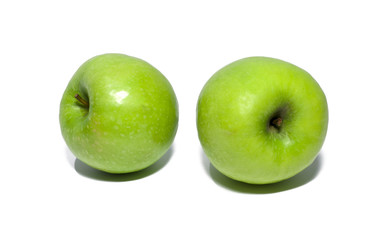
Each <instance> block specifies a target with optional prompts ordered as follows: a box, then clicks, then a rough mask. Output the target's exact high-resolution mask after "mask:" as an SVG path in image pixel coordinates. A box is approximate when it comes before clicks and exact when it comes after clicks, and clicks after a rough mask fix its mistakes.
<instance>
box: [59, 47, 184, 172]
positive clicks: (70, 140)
mask: <svg viewBox="0 0 377 240" xmlns="http://www.w3.org/2000/svg"><path fill="white" fill-rule="evenodd" d="M76 94H79V95H80V96H81V97H82V98H83V99H84V100H86V101H87V102H89V108H88V107H86V106H85V105H84V104H82V103H81V102H79V101H78V100H77V99H76V98H75V95H76ZM59 118H60V126H61V132H62V135H63V137H64V140H65V142H66V143H67V145H68V147H69V149H70V150H71V151H72V153H73V154H74V155H75V156H76V157H77V158H78V159H80V160H81V161H83V162H85V163H86V164H88V165H89V166H91V167H93V168H96V169H99V170H102V171H105V172H109V173H128V172H134V171H138V170H141V169H144V168H146V167H148V166H150V165H151V164H153V163H154V162H156V161H157V160H158V159H160V158H161V156H162V155H163V154H164V153H165V152H166V151H167V150H168V149H169V147H170V145H171V144H172V142H173V140H174V137H175V134H176V131H177V127H178V103H177V98H176V96H175V93H174V91H173V88H172V86H171V85H170V83H169V81H168V80H167V79H166V78H165V77H164V76H163V75H162V74H161V73H160V72H159V71H158V70H157V69H155V68H154V67H153V66H151V65H150V64H148V63H147V62H145V61H143V60H141V59H138V58H135V57H130V56H127V55H123V54H104V55H99V56H96V57H94V58H92V59H89V60H88V61H87V62H85V63H84V64H83V65H82V66H81V67H80V68H79V69H78V70H77V72H76V73H75V74H74V76H73V77H72V79H71V81H70V82H69V84H68V86H67V88H66V90H65V92H64V94H63V98H62V100H61V104H60V115H59Z"/></svg>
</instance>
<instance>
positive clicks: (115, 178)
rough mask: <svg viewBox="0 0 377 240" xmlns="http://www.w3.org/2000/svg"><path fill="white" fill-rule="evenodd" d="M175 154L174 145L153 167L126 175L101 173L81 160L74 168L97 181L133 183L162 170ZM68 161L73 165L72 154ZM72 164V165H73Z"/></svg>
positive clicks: (77, 160)
mask: <svg viewBox="0 0 377 240" xmlns="http://www.w3.org/2000/svg"><path fill="white" fill-rule="evenodd" d="M67 152H69V153H70V151H69V150H68V149H67ZM173 152H174V146H173V145H172V146H171V147H170V148H169V150H168V151H167V152H166V153H165V154H164V155H163V156H162V157H161V158H160V159H159V160H158V161H157V162H155V163H153V164H152V165H151V166H149V167H147V168H145V169H143V170H140V171H137V172H132V173H124V174H112V173H107V172H103V171H100V170H98V169H95V168H92V167H90V166H89V165H87V164H85V163H84V162H82V161H81V160H80V159H77V158H76V160H75V162H74V164H73V167H74V169H75V170H76V172H77V173H79V174H80V175H82V176H84V177H87V178H91V179H95V180H100V181H110V182H124V181H133V180H138V179H141V178H145V177H148V176H150V175H152V174H154V173H156V172H158V171H159V170H161V169H162V168H163V167H164V166H165V165H166V164H167V163H168V162H169V161H170V159H171V157H172V155H173ZM67 156H68V161H69V162H70V163H71V162H72V160H71V158H70V156H72V153H70V154H68V153H67ZM71 164H72V163H71Z"/></svg>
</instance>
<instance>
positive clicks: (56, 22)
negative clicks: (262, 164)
mask: <svg viewBox="0 0 377 240" xmlns="http://www.w3.org/2000/svg"><path fill="white" fill-rule="evenodd" d="M376 12H377V7H375V6H374V5H373V1H360V0H359V1H323V2H321V1H235V0H232V1H228V2H225V1H186V2H183V1H60V2H59V3H57V1H37V0H35V1H1V3H0V26H1V27H0V34H1V38H0V81H1V86H0V106H1V118H0V121H1V124H0V138H1V155H0V156H1V157H0V158H1V165H0V194H1V196H0V222H1V223H0V239H65V240H66V239H343V238H345V237H347V238H349V239H376V238H377V232H376V231H377V230H375V229H373V228H374V227H376V225H377V224H376V223H377V217H376V216H377V207H376V204H377V197H376V194H375V193H376V192H377V190H376V189H377V171H376V169H377V161H376V154H375V153H376V149H377V141H376V137H375V136H376V135H377V125H376V123H377V110H376V103H377V94H376V91H377V85H376V81H377V74H376V73H377V60H376V59H377V58H376V56H377V35H376V34H377V33H376V32H377V14H376ZM108 52H117V53H124V54H128V55H131V56H135V57H139V58H142V59H144V60H146V61H148V62H149V63H151V64H152V65H153V66H155V67H156V68H157V69H159V70H160V71H161V72H162V73H163V74H164V75H165V76H166V77H167V78H168V79H169V80H170V82H171V84H172V85H173V87H174V90H175V92H176V95H177V97H178V101H179V107H180V121H179V129H178V132H177V135H176V139H175V142H174V144H173V147H172V149H171V150H170V151H169V152H168V154H167V155H165V156H164V158H163V159H161V160H160V161H158V162H157V163H156V164H155V165H153V166H152V167H150V168H148V169H146V170H144V171H142V172H139V173H134V174H128V175H119V176H112V175H110V174H105V173H101V172H99V171H96V170H93V169H91V168H89V167H87V166H85V165H84V164H83V163H80V162H79V161H76V160H75V157H74V156H73V155H72V154H71V153H70V152H69V150H68V149H67V147H66V145H65V142H64V140H63V138H62V137H61V134H60V127H59V121H58V115H59V103H60V99H61V96H62V94H63V91H64V89H65V87H66V85H67V84H68V81H69V80H70V78H71V76H72V75H73V73H74V72H75V71H76V70H77V68H78V67H79V66H80V65H81V64H82V63H83V62H84V61H86V60H87V59H89V58H91V57H93V56H95V55H98V54H102V53H108ZM249 56H269V57H275V58H280V59H283V60H285V61H288V62H291V63H293V64H295V65H298V66H300V67H302V68H304V69H305V70H307V71H308V72H309V73H311V74H312V76H314V78H316V80H317V81H318V82H319V84H320V85H321V87H322V88H323V90H324V92H325V94H326V95H327V98H328V104H329V111H330V122H329V130H328V135H327V138H326V141H325V144H324V146H323V148H322V150H321V153H320V155H319V158H318V159H317V160H316V161H315V163H314V164H313V165H312V166H311V167H309V168H308V169H307V170H305V171H304V172H302V173H301V174H299V175H298V176H296V177H294V178H292V179H290V180H287V181H285V182H282V183H279V184H273V185H268V186H253V185H247V184H241V183H238V182H235V181H232V180H230V179H228V178H226V177H224V176H222V175H221V174H219V173H218V172H217V171H216V170H215V169H214V168H213V167H212V166H211V165H210V163H209V161H208V159H207V158H206V157H205V156H204V154H203V152H202V150H201V147H200V143H199V141H198V138H197V133H196V125H195V108H196V101H197V98H198V95H199V93H200V90H201V88H202V87H203V85H204V84H205V82H206V81H207V80H208V79H209V78H210V77H211V75H212V74H213V73H215V72H216V71H217V70H219V69H220V68H221V67H223V66H225V65H227V64H228V63H230V62H232V61H235V60H237V59H240V58H244V57H249Z"/></svg>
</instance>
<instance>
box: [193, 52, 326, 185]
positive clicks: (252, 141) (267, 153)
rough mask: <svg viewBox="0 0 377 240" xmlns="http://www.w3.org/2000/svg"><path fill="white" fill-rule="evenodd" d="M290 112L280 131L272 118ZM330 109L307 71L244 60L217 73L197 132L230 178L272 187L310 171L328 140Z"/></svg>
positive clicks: (202, 102) (201, 105)
mask: <svg viewBox="0 0 377 240" xmlns="http://www.w3.org/2000/svg"><path fill="white" fill-rule="evenodd" d="M281 108H285V109H288V111H287V115H286V117H285V119H284V120H283V125H282V128H281V131H280V132H273V131H269V128H268V124H269V119H270V118H271V115H273V114H274V112H276V111H277V110H278V109H281ZM327 125H328V107H327V101H326V97H325V94H324V93H323V91H322V90H321V88H320V86H319V85H318V83H317V82H316V81H315V80H314V79H313V77H312V76H310V75H309V74H308V73H307V72H306V71H304V70H303V69H301V68H299V67H297V66H295V65H292V64H290V63H287V62H284V61H281V60H278V59H273V58H266V57H251V58H245V59H241V60H238V61H236V62H233V63H231V64H229V65H228V66H226V67H224V68H222V69H221V70H219V71H218V72H217V73H215V74H214V75H213V76H212V77H211V79H210V80H209V81H208V82H207V83H206V85H205V86H204V88H203V89H202V92H201V93H200V96H199V100H198V104H197V129H198V135H199V139H200V142H201V144H202V146H203V149H204V152H205V153H206V155H207V156H208V158H209V159H210V161H211V163H212V164H213V166H214V167H215V168H216V169H217V170H219V171H220V172H222V173H223V174H224V175H226V176H228V177H230V178H232V179H235V180H238V181H242V182H246V183H253V184H267V183H274V182H279V181H281V180H284V179H287V178H289V177H292V176H294V175H296V174H297V173H299V172H300V171H302V170H303V169H305V168H306V167H308V166H309V165H310V164H311V163H312V162H313V161H314V159H315V157H316V156H317V154H318V152H319V151H320V149H321V147H322V144H323V142H324V140H325V137H326V132H327Z"/></svg>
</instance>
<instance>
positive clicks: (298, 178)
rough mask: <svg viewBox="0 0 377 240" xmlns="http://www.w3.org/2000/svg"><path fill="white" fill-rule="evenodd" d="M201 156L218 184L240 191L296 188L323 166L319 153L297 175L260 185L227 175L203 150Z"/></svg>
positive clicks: (208, 172) (260, 191)
mask: <svg viewBox="0 0 377 240" xmlns="http://www.w3.org/2000/svg"><path fill="white" fill-rule="evenodd" d="M201 158H202V163H203V166H204V169H205V170H206V172H207V174H208V175H209V176H210V177H211V178H212V180H213V181H214V182H215V183H216V184H218V185H219V186H222V187H224V188H226V189H229V190H231V191H235V192H240V193H254V194H269V193H277V192H283V191H287V190H290V189H294V188H297V187H300V186H303V185H305V184H307V183H308V182H310V181H312V180H313V179H314V178H316V176H317V175H318V173H319V172H320V170H321V167H322V156H321V154H319V155H318V156H317V157H316V159H315V160H314V162H313V163H312V164H311V165H310V166H309V167H307V168H306V169H304V170H303V171H302V172H300V173H298V174H297V175H295V176H293V177H291V178H289V179H286V180H284V181H281V182H278V183H271V184H264V185H258V184H248V183H244V182H239V181H236V180H233V179H231V178H229V177H227V176H225V175H224V174H222V173H221V172H219V171H218V170H217V169H216V168H215V167H214V166H213V165H212V164H211V163H210V161H209V159H208V158H207V156H206V155H205V153H204V152H203V150H201Z"/></svg>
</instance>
